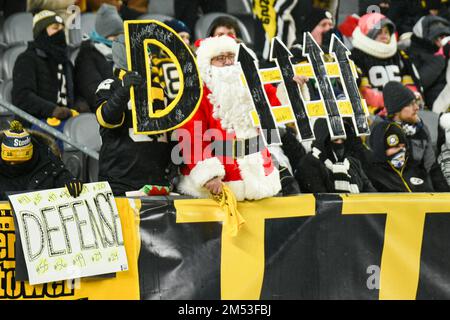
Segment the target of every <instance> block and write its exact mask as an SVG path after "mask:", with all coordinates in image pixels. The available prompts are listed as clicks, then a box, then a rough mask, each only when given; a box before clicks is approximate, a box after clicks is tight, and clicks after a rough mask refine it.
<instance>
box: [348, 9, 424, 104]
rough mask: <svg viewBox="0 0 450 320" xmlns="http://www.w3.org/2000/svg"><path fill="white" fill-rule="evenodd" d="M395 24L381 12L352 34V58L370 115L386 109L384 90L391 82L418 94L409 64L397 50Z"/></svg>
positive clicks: (364, 19)
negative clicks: (399, 83)
mask: <svg viewBox="0 0 450 320" xmlns="http://www.w3.org/2000/svg"><path fill="white" fill-rule="evenodd" d="M394 32H395V25H394V24H393V23H392V21H390V20H389V19H387V18H386V17H385V16H383V15H382V14H379V13H369V14H366V15H364V16H362V17H361V18H360V19H359V22H358V27H356V29H355V30H354V31H353V47H354V49H353V50H352V55H351V58H352V59H353V61H354V62H355V64H356V66H357V67H358V73H359V79H358V81H359V83H360V84H359V87H360V91H361V94H362V96H363V98H364V99H365V100H366V103H367V105H368V107H369V110H370V111H371V113H378V112H380V111H382V110H383V108H384V99H383V92H382V90H383V87H384V85H385V84H386V83H388V82H389V81H397V82H401V83H403V84H404V85H406V86H408V87H409V88H410V89H411V90H413V91H417V88H416V86H415V85H414V81H413V76H412V67H411V65H410V62H409V61H407V60H406V59H405V58H404V56H405V55H404V54H403V56H402V54H401V52H400V51H399V50H398V49H397V39H396V37H395V34H394Z"/></svg>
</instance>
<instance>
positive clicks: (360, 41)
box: [353, 27, 397, 59]
mask: <svg viewBox="0 0 450 320" xmlns="http://www.w3.org/2000/svg"><path fill="white" fill-rule="evenodd" d="M353 47H355V48H357V49H359V50H361V51H362V52H364V53H366V54H368V55H370V56H374V57H377V58H379V59H387V58H390V57H392V56H393V55H395V54H396V53H397V39H396V38H395V35H392V36H391V41H390V42H389V43H388V44H386V43H382V42H378V41H375V40H373V39H371V38H369V37H368V36H366V35H364V34H363V33H362V32H361V30H360V29H359V27H357V28H356V29H355V31H353Z"/></svg>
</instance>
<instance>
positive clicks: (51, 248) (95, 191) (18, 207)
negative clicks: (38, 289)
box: [9, 182, 128, 285]
mask: <svg viewBox="0 0 450 320" xmlns="http://www.w3.org/2000/svg"><path fill="white" fill-rule="evenodd" d="M9 200H10V201H11V205H12V207H13V208H14V213H15V218H16V220H15V221H17V224H18V225H17V226H16V230H17V229H19V231H20V240H21V242H22V248H23V253H24V256H25V262H26V266H27V271H28V278H29V282H30V284H31V285H35V284H40V283H46V282H52V281H60V280H66V279H75V278H80V277H88V276H94V275H100V274H106V273H114V272H118V271H125V270H127V269H128V262H127V256H126V252H125V247H124V243H123V235H122V227H121V223H120V218H119V213H118V210H117V206H116V202H115V200H114V196H113V193H112V191H111V187H110V186H109V184H108V183H107V182H96V183H88V184H84V186H83V192H82V193H81V195H80V196H79V197H77V198H73V197H71V196H70V194H69V193H68V191H67V189H66V188H58V189H49V190H42V191H36V192H30V193H22V194H17V195H12V196H9Z"/></svg>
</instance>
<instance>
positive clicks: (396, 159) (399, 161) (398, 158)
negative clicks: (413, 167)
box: [388, 148, 406, 169]
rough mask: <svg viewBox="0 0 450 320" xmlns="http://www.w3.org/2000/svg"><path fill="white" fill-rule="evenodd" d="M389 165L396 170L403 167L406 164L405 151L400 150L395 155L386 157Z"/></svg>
mask: <svg viewBox="0 0 450 320" xmlns="http://www.w3.org/2000/svg"><path fill="white" fill-rule="evenodd" d="M388 159H389V160H388V161H389V163H390V164H391V165H392V166H393V167H394V168H396V169H400V168H402V167H403V166H404V165H405V162H406V149H405V148H402V149H401V150H400V151H399V152H397V153H396V154H393V155H392V156H390V157H388Z"/></svg>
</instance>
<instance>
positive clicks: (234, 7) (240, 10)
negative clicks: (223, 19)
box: [227, 0, 252, 15]
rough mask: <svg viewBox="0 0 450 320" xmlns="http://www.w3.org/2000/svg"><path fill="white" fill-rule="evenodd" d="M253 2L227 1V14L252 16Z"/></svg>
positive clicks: (245, 0) (241, 0)
mask: <svg viewBox="0 0 450 320" xmlns="http://www.w3.org/2000/svg"><path fill="white" fill-rule="evenodd" d="M251 2H252V1H249V0H227V13H229V14H233V15H235V14H249V13H250V14H251V13H252V3H251Z"/></svg>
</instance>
